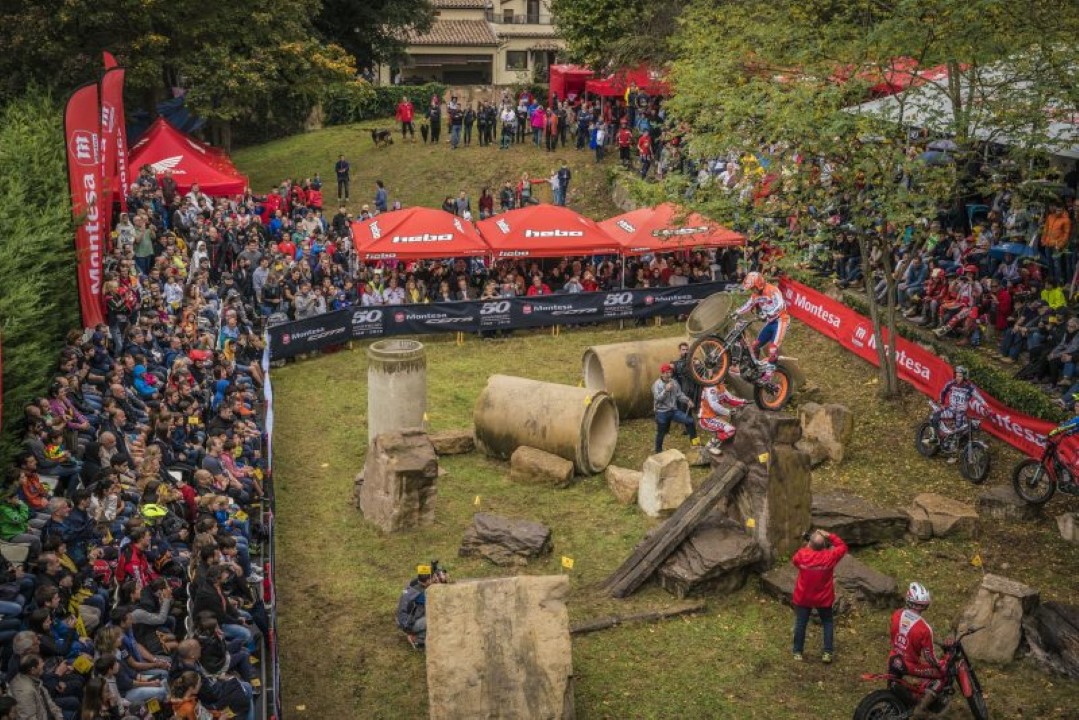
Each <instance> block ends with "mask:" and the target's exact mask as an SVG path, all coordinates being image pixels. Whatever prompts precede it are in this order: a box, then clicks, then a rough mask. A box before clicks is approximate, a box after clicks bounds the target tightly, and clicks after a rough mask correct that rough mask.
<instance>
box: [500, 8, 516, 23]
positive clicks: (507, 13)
mask: <svg viewBox="0 0 1079 720" xmlns="http://www.w3.org/2000/svg"><path fill="white" fill-rule="evenodd" d="M502 22H504V23H506V24H507V25H512V24H513V10H503V11H502Z"/></svg>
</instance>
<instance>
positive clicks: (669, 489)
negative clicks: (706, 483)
mask: <svg viewBox="0 0 1079 720" xmlns="http://www.w3.org/2000/svg"><path fill="white" fill-rule="evenodd" d="M692 493H693V485H692V484H691V483H690V478H689V463H688V462H687V461H686V456H685V455H683V454H682V451H681V450H673V449H672V450H664V451H663V452H661V453H658V454H656V455H651V456H649V457H648V458H647V459H646V460H645V461H644V466H643V467H642V468H641V484H640V485H639V486H638V488H637V505H638V507H640V508H641V510H643V511H644V514H645V515H647V516H649V517H660V516H662V515H663V514H664V513H666V512H668V511H671V510H675V509H677V508H678V507H679V506H680V505H681V504H682V502H683V501H684V500H685V499H686V498H687V497H689V496H690V494H692Z"/></svg>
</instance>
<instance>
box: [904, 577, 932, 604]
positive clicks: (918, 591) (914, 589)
mask: <svg viewBox="0 0 1079 720" xmlns="http://www.w3.org/2000/svg"><path fill="white" fill-rule="evenodd" d="M932 600H933V598H932V597H931V596H930V595H929V591H928V590H926V589H925V586H924V585H922V584H921V583H916V582H912V583H911V584H910V587H909V588H907V605H910V606H911V607H915V608H919V609H921V610H925V609H926V608H927V607H929V603H930V602H932Z"/></svg>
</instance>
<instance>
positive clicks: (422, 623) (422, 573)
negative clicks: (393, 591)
mask: <svg viewBox="0 0 1079 720" xmlns="http://www.w3.org/2000/svg"><path fill="white" fill-rule="evenodd" d="M449 581H450V580H449V574H448V573H447V572H446V568H444V567H441V566H439V564H438V560H434V561H433V562H431V564H430V565H417V566H416V577H415V578H413V579H412V580H410V581H409V583H408V585H406V586H405V589H404V591H403V592H402V593H401V598H400V600H398V601H397V627H399V628H401V630H403V631H404V632H405V634H407V635H408V641H409V642H410V643H412V647H414V648H416V649H421V648H423V647H424V646H425V645H426V644H427V588H429V587H431V586H432V585H434V584H435V583H447V582H449Z"/></svg>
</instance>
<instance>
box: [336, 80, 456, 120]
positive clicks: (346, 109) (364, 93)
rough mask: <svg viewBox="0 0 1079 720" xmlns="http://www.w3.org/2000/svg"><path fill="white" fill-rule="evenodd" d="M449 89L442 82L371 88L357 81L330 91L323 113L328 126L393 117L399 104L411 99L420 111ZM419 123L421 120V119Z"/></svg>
mask: <svg viewBox="0 0 1079 720" xmlns="http://www.w3.org/2000/svg"><path fill="white" fill-rule="evenodd" d="M445 92H446V86H445V85H443V84H441V83H427V84H426V85H371V84H370V83H366V82H362V81H356V82H350V83H336V84H333V85H330V86H328V87H327V88H326V94H325V97H324V98H323V100H322V110H323V113H324V117H325V120H324V122H325V124H326V125H348V124H350V123H358V122H363V121H365V120H374V119H376V118H385V117H393V115H394V113H395V112H396V110H397V103H399V102H401V98H402V97H405V96H407V97H408V98H410V99H411V100H412V104H413V105H415V106H416V108H417V111H422V109H423V108H425V107H427V103H428V102H430V99H431V96H432V95H438V96H439V97H442V96H443V95H444V94H445ZM417 120H418V118H417Z"/></svg>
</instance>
